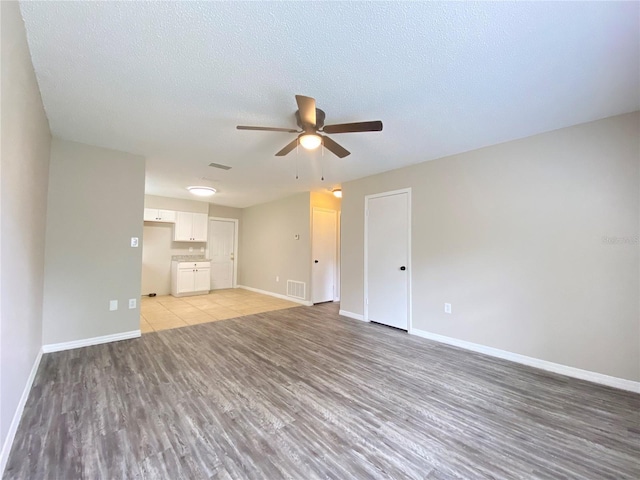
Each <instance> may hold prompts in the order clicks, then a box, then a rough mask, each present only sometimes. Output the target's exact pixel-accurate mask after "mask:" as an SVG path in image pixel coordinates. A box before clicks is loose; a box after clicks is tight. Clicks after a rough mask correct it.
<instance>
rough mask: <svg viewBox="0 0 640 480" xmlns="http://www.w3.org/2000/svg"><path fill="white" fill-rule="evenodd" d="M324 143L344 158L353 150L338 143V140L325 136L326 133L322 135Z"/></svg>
mask: <svg viewBox="0 0 640 480" xmlns="http://www.w3.org/2000/svg"><path fill="white" fill-rule="evenodd" d="M322 143H323V144H324V147H325V148H326V149H327V150H329V151H330V152H332V153H334V154H335V155H336V156H338V157H340V158H344V157H346V156H347V155H351V152H350V151H349V150H347V149H346V148H344V147H343V146H342V145H339V144H337V143H336V142H334V141H333V140H331V139H330V138H329V137H325V136H324V135H323V136H322Z"/></svg>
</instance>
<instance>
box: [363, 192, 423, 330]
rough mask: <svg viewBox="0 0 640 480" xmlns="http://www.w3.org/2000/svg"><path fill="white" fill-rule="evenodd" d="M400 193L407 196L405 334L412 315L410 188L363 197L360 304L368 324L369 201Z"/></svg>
mask: <svg viewBox="0 0 640 480" xmlns="http://www.w3.org/2000/svg"><path fill="white" fill-rule="evenodd" d="M402 193H406V194H407V269H408V270H409V272H408V275H407V317H408V318H407V326H408V329H407V332H408V333H412V331H413V315H412V311H411V303H412V302H411V277H412V275H413V269H412V268H411V187H409V188H401V189H398V190H390V191H388V192H382V193H374V194H371V195H365V197H364V296H363V298H362V304H363V305H364V310H363V311H364V314H363V320H364V321H365V322H370V321H371V320H369V304H368V298H369V267H368V261H369V200H370V199H374V198H380V197H389V196H392V195H399V194H402Z"/></svg>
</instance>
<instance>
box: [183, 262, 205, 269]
mask: <svg viewBox="0 0 640 480" xmlns="http://www.w3.org/2000/svg"><path fill="white" fill-rule="evenodd" d="M194 268H198V269H200V270H202V269H204V268H211V262H180V263H178V269H179V270H182V269H189V270H193V269H194Z"/></svg>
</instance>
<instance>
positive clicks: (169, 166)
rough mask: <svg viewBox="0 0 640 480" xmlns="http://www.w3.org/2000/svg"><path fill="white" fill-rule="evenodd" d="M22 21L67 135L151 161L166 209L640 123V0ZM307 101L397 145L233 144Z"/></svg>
mask: <svg viewBox="0 0 640 480" xmlns="http://www.w3.org/2000/svg"><path fill="white" fill-rule="evenodd" d="M21 8H22V13H23V16H24V19H25V23H26V27H27V34H28V39H29V45H30V47H31V53H32V56H33V63H34V67H35V70H36V74H37V77H38V81H39V84H40V89H41V91H42V97H43V101H44V106H45V109H46V112H47V115H48V117H49V121H50V125H51V130H52V133H53V134H54V135H56V136H58V137H61V138H64V139H69V140H74V141H78V142H84V143H89V144H94V145H99V146H103V147H110V148H115V149H119V150H124V151H128V152H133V153H139V154H143V155H145V156H146V157H147V181H146V191H147V193H148V194H152V195H163V196H169V197H177V198H192V197H190V195H189V193H188V192H186V190H185V187H186V186H187V185H193V184H204V185H210V186H213V187H215V188H217V189H218V190H219V193H218V194H217V195H216V196H215V197H214V200H213V202H214V203H218V204H221V205H228V206H235V207H245V206H249V205H252V204H255V203H261V202H264V201H268V200H271V199H275V198H277V197H281V196H285V195H288V194H291V193H294V192H300V191H307V190H320V189H326V188H330V187H332V186H333V185H335V184H338V183H340V182H344V181H347V180H352V179H356V178H360V177H364V176H367V175H371V174H374V173H378V172H382V171H386V170H391V169H394V168H397V167H400V166H404V165H409V164H413V163H418V162H422V161H425V160H431V159H434V158H439V157H442V156H445V155H449V154H454V153H459V152H463V151H468V150H472V149H475V148H479V147H482V146H487V145H492V144H496V143H500V142H504V141H508V140H512V139H516V138H521V137H526V136H529V135H533V134H536V133H540V132H544V131H549V130H553V129H557V128H561V127H565V126H569V125H575V124H578V123H583V122H587V121H591V120H596V119H599V118H604V117H608V116H611V115H616V114H620V113H625V112H630V111H634V110H638V109H639V108H640V73H639V72H640V37H639V30H640V27H639V24H640V3H639V2H625V3H614V2H584V3H583V2H553V3H549V2H533V3H521V2H519V3H514V2H504V3H469V2H452V3H416V2H402V3H368V2H366V3H365V2H346V3H337V2H309V3H308V2H291V3H290V2H242V3H235V2H230V3H220V2H202V3H200V2H173V3H146V2H55V1H54V2H33V3H32V2H23V3H22V4H21ZM295 94H302V95H308V96H312V97H315V98H316V100H317V105H318V108H322V109H323V110H325V112H326V114H327V122H326V123H327V124H331V123H343V122H351V121H360V120H378V119H379V120H382V121H383V122H384V131H382V132H378V133H354V134H341V135H333V139H334V140H336V141H338V142H339V143H340V144H342V145H343V146H344V147H345V148H347V149H348V150H350V151H351V152H352V154H351V155H350V156H348V157H346V158H344V159H342V160H340V159H338V158H337V157H335V156H333V155H332V154H331V153H329V152H327V153H326V154H325V156H324V160H322V159H321V156H320V152H319V151H317V152H312V153H310V152H307V151H302V150H301V151H300V153H299V154H298V155H296V152H295V151H294V152H292V153H290V154H289V155H288V156H286V157H275V156H274V154H275V153H276V152H277V151H278V150H280V148H282V147H283V146H284V145H285V144H287V143H288V142H289V141H291V140H292V139H293V138H295V135H294V134H286V133H271V132H251V131H238V130H235V126H236V125H237V124H245V125H266V126H282V127H295V126H296V125H295V120H294V112H295V110H296V104H295V99H294V95H295ZM296 159H297V160H296ZM296 161H297V163H298V166H299V176H300V179H299V180H296V179H295V165H296ZM210 162H216V163H222V164H226V165H229V166H232V167H233V168H232V170H229V171H222V170H216V169H213V168H210V167H208V166H207V165H208V164H209V163H210ZM322 163H324V176H325V181H324V182H322V181H321V180H320V177H321V164H322ZM203 177H205V178H206V179H203Z"/></svg>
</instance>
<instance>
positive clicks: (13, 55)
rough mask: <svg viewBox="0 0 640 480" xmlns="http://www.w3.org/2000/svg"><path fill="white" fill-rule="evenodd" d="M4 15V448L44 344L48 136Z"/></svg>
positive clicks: (2, 10) (20, 28) (9, 9)
mask: <svg viewBox="0 0 640 480" xmlns="http://www.w3.org/2000/svg"><path fill="white" fill-rule="evenodd" d="M0 16H1V17H2V23H1V27H0V31H1V38H0V42H1V43H2V53H1V57H2V73H1V78H2V81H1V83H2V86H1V95H2V107H1V109H2V110H1V113H0V116H1V117H2V131H1V135H2V138H1V144H2V146H1V148H0V157H1V160H0V170H1V172H2V175H1V177H0V178H1V181H0V232H1V233H0V239H1V246H0V285H1V286H0V444H1V445H4V444H5V441H6V440H7V433H8V430H9V426H10V424H11V421H12V419H13V416H14V415H15V412H16V409H17V407H18V403H19V400H20V396H21V395H22V392H23V391H24V388H25V386H26V383H27V379H28V377H29V374H30V371H31V369H32V367H33V365H34V362H35V360H36V358H37V356H38V353H39V352H40V347H41V346H42V290H43V278H44V238H45V235H44V233H45V221H46V220H45V219H46V201H47V182H48V178H49V149H50V144H51V134H50V133H49V123H48V121H47V117H46V115H45V112H44V108H43V106H42V100H41V98H40V91H39V90H38V84H37V82H36V78H35V74H34V72H33V66H32V64H31V56H30V54H29V47H28V45H27V40H26V34H25V30H24V24H23V22H22V17H21V15H20V9H19V7H18V3H17V2H8V1H4V2H0ZM5 453H7V454H8V452H5ZM4 458H5V459H6V457H4ZM0 467H3V466H0ZM1 473H2V468H0V474H1Z"/></svg>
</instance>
